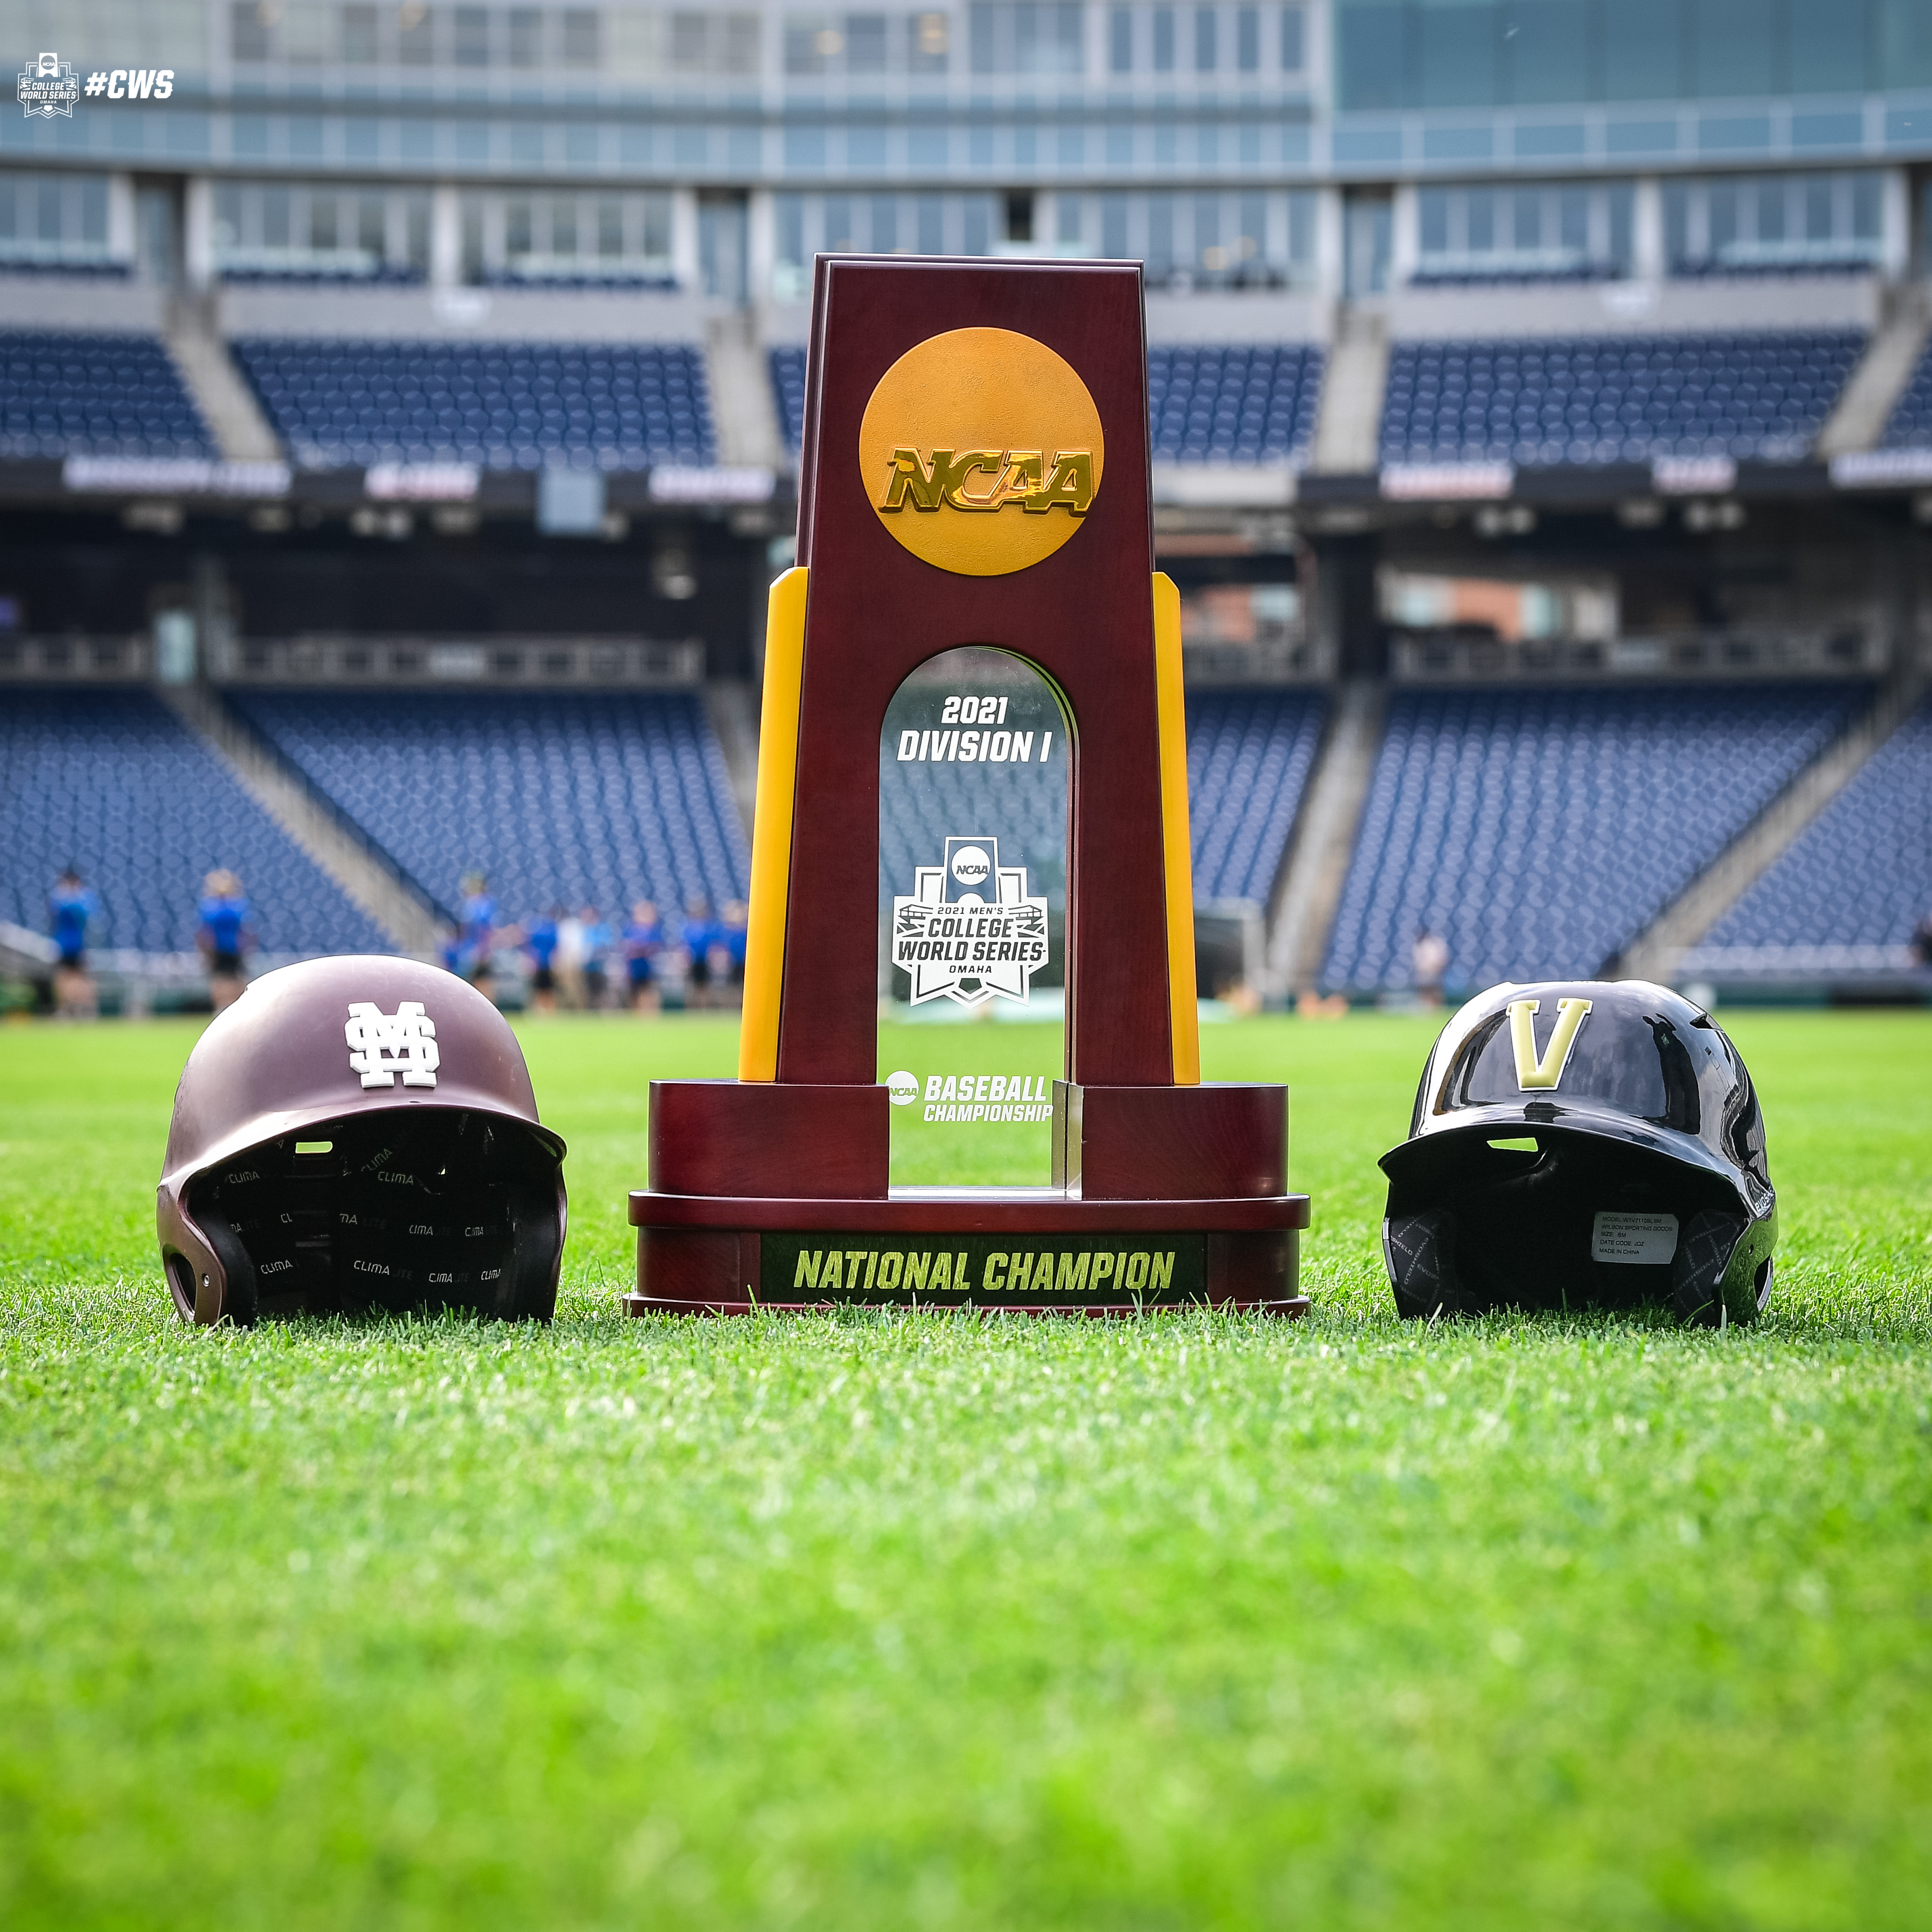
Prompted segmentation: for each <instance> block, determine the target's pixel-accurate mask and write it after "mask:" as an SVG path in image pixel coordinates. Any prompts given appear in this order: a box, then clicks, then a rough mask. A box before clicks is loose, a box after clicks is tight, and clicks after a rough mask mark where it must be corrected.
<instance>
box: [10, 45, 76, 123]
mask: <svg viewBox="0 0 1932 1932" xmlns="http://www.w3.org/2000/svg"><path fill="white" fill-rule="evenodd" d="M79 99H80V82H79V81H78V80H77V79H76V78H75V77H74V63H73V62H71V61H64V60H62V58H61V57H60V55H58V54H55V53H46V54H40V55H37V57H36V58H34V59H33V60H31V61H29V62H28V63H27V65H26V66H25V67H23V68H22V69H21V70H20V105H21V107H23V109H25V110H26V115H27V118H28V120H29V121H31V120H32V119H33V118H34V117H35V116H36V115H39V116H40V117H41V118H43V119H45V120H49V121H51V120H52V118H54V116H55V115H56V114H65V115H66V116H67V117H68V119H69V120H72V119H73V118H74V103H75V102H76V101H78V100H79Z"/></svg>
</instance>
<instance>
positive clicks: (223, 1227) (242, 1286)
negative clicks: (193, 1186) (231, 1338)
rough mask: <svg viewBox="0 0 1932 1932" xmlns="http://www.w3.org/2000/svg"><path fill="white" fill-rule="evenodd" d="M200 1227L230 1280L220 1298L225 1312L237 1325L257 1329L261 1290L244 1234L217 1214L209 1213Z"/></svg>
mask: <svg viewBox="0 0 1932 1932" xmlns="http://www.w3.org/2000/svg"><path fill="white" fill-rule="evenodd" d="M200 1226H201V1232H202V1239H203V1240H204V1241H206V1242H207V1244H208V1246H209V1247H211V1248H212V1249H213V1250H214V1258H215V1259H216V1260H217V1261H218V1262H220V1264H221V1272H222V1273H223V1274H224V1275H225V1276H226V1277H227V1280H228V1286H227V1289H226V1292H225V1293H224V1294H223V1296H222V1298H221V1313H222V1315H224V1316H226V1317H227V1318H228V1319H229V1321H231V1322H233V1323H234V1324H235V1325H236V1327H237V1328H254V1325H255V1318H256V1316H257V1314H258V1313H260V1307H261V1289H260V1284H259V1283H258V1282H257V1278H256V1274H255V1264H254V1260H253V1259H251V1257H250V1255H249V1253H248V1248H247V1247H246V1246H245V1244H244V1243H243V1241H242V1237H241V1236H240V1235H238V1234H237V1233H236V1232H235V1230H234V1229H233V1228H231V1227H230V1226H229V1225H228V1223H226V1221H224V1220H223V1219H222V1218H221V1217H220V1214H209V1215H208V1217H206V1219H205V1220H204V1221H203V1222H202V1223H201V1224H200ZM216 1319H217V1320H218V1319H220V1317H219V1316H217V1318H216Z"/></svg>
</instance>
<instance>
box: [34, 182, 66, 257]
mask: <svg viewBox="0 0 1932 1932" xmlns="http://www.w3.org/2000/svg"><path fill="white" fill-rule="evenodd" d="M34 199H35V202H37V207H36V208H35V211H34V227H35V232H36V233H37V236H38V237H39V239H40V240H41V241H43V242H58V240H59V239H61V184H60V183H59V182H58V181H49V180H48V179H47V178H46V177H45V176H44V175H43V176H42V178H41V179H40V182H39V184H38V185H37V189H36V191H35V194H34Z"/></svg>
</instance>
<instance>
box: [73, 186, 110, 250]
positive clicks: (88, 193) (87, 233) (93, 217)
mask: <svg viewBox="0 0 1932 1932" xmlns="http://www.w3.org/2000/svg"><path fill="white" fill-rule="evenodd" d="M80 239H82V240H83V242H105V241H106V240H107V183H106V182H105V181H103V180H102V179H101V178H100V176H99V175H89V176H88V177H87V178H86V180H85V181H83V182H82V183H81V184H80Z"/></svg>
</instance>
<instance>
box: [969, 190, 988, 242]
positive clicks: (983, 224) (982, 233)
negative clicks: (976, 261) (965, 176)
mask: <svg viewBox="0 0 1932 1932" xmlns="http://www.w3.org/2000/svg"><path fill="white" fill-rule="evenodd" d="M965 248H966V253H967V254H969V255H988V254H992V248H993V204H992V200H991V199H990V198H989V196H986V195H983V194H972V195H968V196H967V197H966V236H965Z"/></svg>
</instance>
